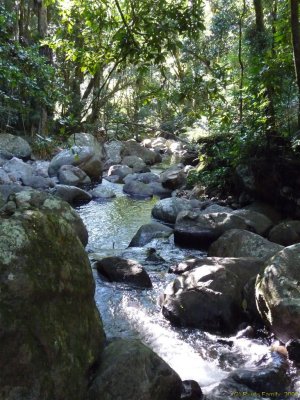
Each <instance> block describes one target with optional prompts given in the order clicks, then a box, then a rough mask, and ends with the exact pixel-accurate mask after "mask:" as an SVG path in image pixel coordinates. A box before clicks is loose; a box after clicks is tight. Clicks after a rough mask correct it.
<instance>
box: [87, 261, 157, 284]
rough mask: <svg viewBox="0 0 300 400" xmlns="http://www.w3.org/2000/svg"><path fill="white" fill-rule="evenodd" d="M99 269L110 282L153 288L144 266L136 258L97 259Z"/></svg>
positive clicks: (95, 264) (96, 265) (96, 263)
mask: <svg viewBox="0 0 300 400" xmlns="http://www.w3.org/2000/svg"><path fill="white" fill-rule="evenodd" d="M94 266H95V267H96V268H97V271H98V272H99V273H100V274H101V275H103V276H104V277H105V278H106V279H108V280H109V281H110V282H121V283H125V284H127V285H132V286H136V287H139V288H145V289H146V288H151V287H152V283H151V280H150V278H149V275H148V274H147V272H146V271H145V270H144V268H143V267H142V266H141V265H140V264H139V263H138V262H136V261H134V260H126V259H124V258H121V257H106V258H103V259H102V260H99V261H96V262H95V263H94Z"/></svg>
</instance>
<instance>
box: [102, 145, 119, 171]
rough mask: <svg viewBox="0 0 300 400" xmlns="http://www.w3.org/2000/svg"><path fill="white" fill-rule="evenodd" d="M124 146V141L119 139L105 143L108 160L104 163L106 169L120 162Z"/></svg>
mask: <svg viewBox="0 0 300 400" xmlns="http://www.w3.org/2000/svg"><path fill="white" fill-rule="evenodd" d="M122 148H123V143H122V142H119V141H118V140H114V141H112V142H108V143H105V144H104V149H105V152H106V161H105V163H104V169H105V170H107V169H109V167H111V166H112V165H115V164H120V163H121V161H122V157H121V150H122Z"/></svg>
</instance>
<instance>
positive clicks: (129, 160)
mask: <svg viewBox="0 0 300 400" xmlns="http://www.w3.org/2000/svg"><path fill="white" fill-rule="evenodd" d="M122 164H123V165H127V166H128V167H130V168H132V170H133V172H150V169H149V167H147V166H146V164H145V163H144V161H143V160H142V159H141V158H140V157H138V156H126V157H124V158H123V160H122Z"/></svg>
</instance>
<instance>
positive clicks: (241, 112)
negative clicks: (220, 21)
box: [239, 0, 246, 131]
mask: <svg viewBox="0 0 300 400" xmlns="http://www.w3.org/2000/svg"><path fill="white" fill-rule="evenodd" d="M245 14H246V0H243V9H242V12H241V14H240V18H239V64H240V85H239V124H240V129H241V131H242V130H243V108H244V104H243V88H244V69H245V68H244V62H243V55H242V50H243V49H242V35H243V22H244V17H245Z"/></svg>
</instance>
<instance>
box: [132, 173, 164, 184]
mask: <svg viewBox="0 0 300 400" xmlns="http://www.w3.org/2000/svg"><path fill="white" fill-rule="evenodd" d="M131 181H139V182H143V183H153V182H157V183H158V181H159V176H158V175H157V174H154V173H153V172H144V173H140V174H137V173H135V174H130V175H127V176H126V178H124V183H129V182H131Z"/></svg>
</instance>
